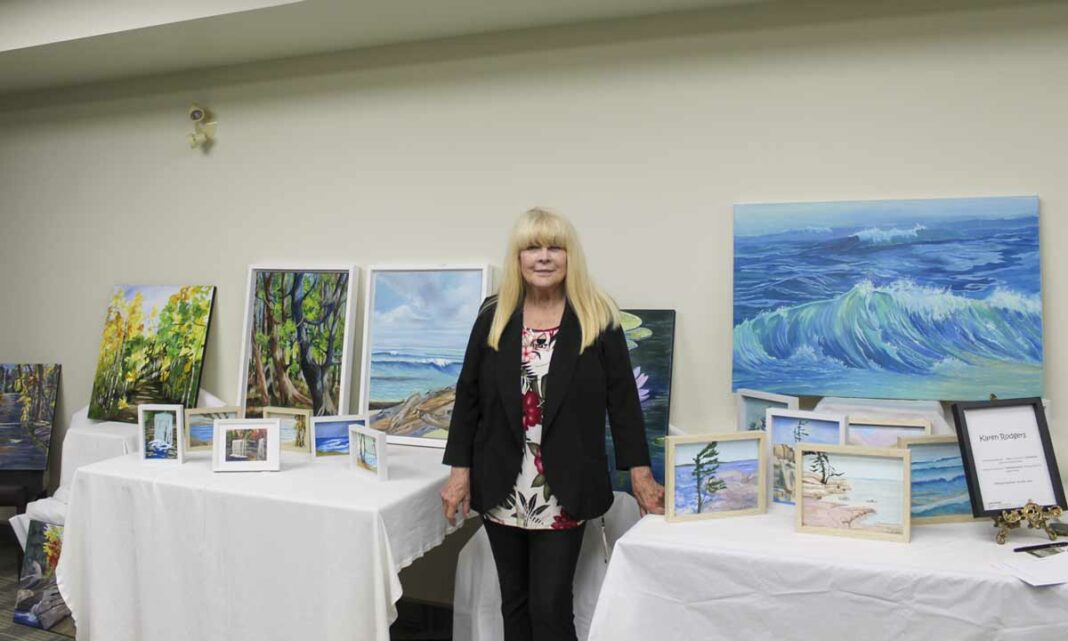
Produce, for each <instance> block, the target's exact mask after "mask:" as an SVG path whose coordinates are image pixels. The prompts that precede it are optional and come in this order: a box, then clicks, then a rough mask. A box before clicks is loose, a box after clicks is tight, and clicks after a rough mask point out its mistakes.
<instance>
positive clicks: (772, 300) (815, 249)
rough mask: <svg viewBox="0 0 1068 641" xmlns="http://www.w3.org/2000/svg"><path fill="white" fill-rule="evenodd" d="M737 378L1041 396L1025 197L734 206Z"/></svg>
mask: <svg viewBox="0 0 1068 641" xmlns="http://www.w3.org/2000/svg"><path fill="white" fill-rule="evenodd" d="M734 232H735V239H734V369H733V382H732V384H733V387H734V389H738V388H753V389H760V390H766V391H773V392H779V393H785V394H795V395H824V396H829V395H834V396H849V397H877V398H910V399H934V400H949V399H952V400H966V399H985V398H988V397H989V395H990V394H992V393H993V394H997V395H998V396H1002V397H1024V396H1039V395H1041V393H1042V342H1043V337H1042V292H1041V276H1040V270H1039V241H1038V199H1037V198H1035V197H1013V198H969V199H943V200H912V201H873V202H843V203H812V204H773V205H738V206H737V207H735V213H734Z"/></svg>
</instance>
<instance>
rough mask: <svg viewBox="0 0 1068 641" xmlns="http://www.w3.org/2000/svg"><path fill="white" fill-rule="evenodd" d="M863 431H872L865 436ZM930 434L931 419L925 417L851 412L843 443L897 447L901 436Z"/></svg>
mask: <svg viewBox="0 0 1068 641" xmlns="http://www.w3.org/2000/svg"><path fill="white" fill-rule="evenodd" d="M869 428H874V429H869ZM862 431H863V432H871V434H870V435H869V436H868V437H867V438H863V437H862V436H861V434H862ZM930 435H931V421H929V420H927V419H925V418H890V417H881V416H862V415H856V414H850V415H849V416H847V417H846V438H845V440H844V441H842V444H843V445H854V446H857V447H897V440H898V439H899V438H902V437H905V438H913V437H917V436H930Z"/></svg>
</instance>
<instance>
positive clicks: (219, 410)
mask: <svg viewBox="0 0 1068 641" xmlns="http://www.w3.org/2000/svg"><path fill="white" fill-rule="evenodd" d="M240 416H241V408H240V407H236V406H234V407H229V406H228V407H194V408H189V409H186V410H185V451H186V453H189V452H210V451H211V448H212V435H213V434H214V433H215V420H216V419H227V418H240Z"/></svg>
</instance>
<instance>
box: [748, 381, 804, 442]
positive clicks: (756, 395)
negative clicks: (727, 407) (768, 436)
mask: <svg viewBox="0 0 1068 641" xmlns="http://www.w3.org/2000/svg"><path fill="white" fill-rule="evenodd" d="M734 400H735V403H736V404H737V410H738V426H737V429H738V431H740V432H763V431H766V429H767V425H765V424H764V421H765V419H766V417H767V412H768V410H796V409H797V407H798V404H799V401H798V399H796V398H793V397H790V396H784V395H782V394H770V393H768V392H759V391H757V390H750V389H740V390H738V391H737V392H736V393H735V399H734Z"/></svg>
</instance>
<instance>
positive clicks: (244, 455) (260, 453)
mask: <svg viewBox="0 0 1068 641" xmlns="http://www.w3.org/2000/svg"><path fill="white" fill-rule="evenodd" d="M267 439H268V436H267V430H265V429H227V430H226V457H225V460H226V462H228V463H230V462H242V463H256V462H261V461H266V460H267Z"/></svg>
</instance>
